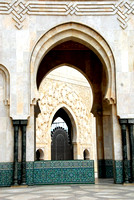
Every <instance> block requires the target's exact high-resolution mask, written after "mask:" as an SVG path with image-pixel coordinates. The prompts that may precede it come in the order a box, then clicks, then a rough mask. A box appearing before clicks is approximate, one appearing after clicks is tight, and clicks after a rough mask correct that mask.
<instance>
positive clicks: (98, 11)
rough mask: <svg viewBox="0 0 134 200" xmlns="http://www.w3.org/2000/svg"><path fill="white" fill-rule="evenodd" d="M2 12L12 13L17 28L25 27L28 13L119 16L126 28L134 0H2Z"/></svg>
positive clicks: (0, 9) (121, 23) (4, 13)
mask: <svg viewBox="0 0 134 200" xmlns="http://www.w3.org/2000/svg"><path fill="white" fill-rule="evenodd" d="M0 14H3V15H9V14H12V19H13V20H14V21H15V26H16V28H17V29H21V28H22V27H23V21H24V20H25V18H26V15H43V16H44V15H47V16H48V15H50V16H67V15H76V16H113V15H116V16H117V20H118V21H119V23H120V27H121V28H122V29H125V28H126V27H127V22H128V20H129V19H130V15H131V14H134V2H130V1H128V0H120V1H119V2H117V1H112V2H108V1H106V2H104V1H99V2H98V1H91V2H87V1H82V2H80V1H73V2H69V1H43V0H42V1H27V2H25V1H24V0H12V1H10V2H8V1H5V0H4V1H3V0H0Z"/></svg>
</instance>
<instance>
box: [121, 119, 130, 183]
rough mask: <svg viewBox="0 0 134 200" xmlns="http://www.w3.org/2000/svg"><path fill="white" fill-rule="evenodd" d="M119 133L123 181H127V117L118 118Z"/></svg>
mask: <svg viewBox="0 0 134 200" xmlns="http://www.w3.org/2000/svg"><path fill="white" fill-rule="evenodd" d="M119 121H120V125H121V133H122V151H123V175H124V182H125V183H128V182H129V177H128V157H127V140H126V125H127V119H120V120H119Z"/></svg>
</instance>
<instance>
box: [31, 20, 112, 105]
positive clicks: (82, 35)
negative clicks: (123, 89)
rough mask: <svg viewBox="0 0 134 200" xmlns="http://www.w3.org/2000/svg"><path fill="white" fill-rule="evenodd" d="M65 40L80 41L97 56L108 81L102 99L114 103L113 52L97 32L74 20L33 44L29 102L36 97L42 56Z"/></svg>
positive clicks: (50, 31) (57, 27)
mask: <svg viewBox="0 0 134 200" xmlns="http://www.w3.org/2000/svg"><path fill="white" fill-rule="evenodd" d="M67 40H73V41H76V42H79V43H82V44H83V45H85V46H86V47H88V48H89V49H91V50H92V51H93V52H94V53H95V54H96V55H97V56H98V57H99V59H100V60H101V62H102V64H103V66H104V68H105V70H106V74H107V82H108V83H107V90H106V92H105V97H104V99H107V100H108V101H109V102H110V103H111V102H112V103H113V102H114V103H115V102H116V99H115V98H116V97H115V63H114V57H113V53H112V51H111V49H110V47H109V45H108V44H107V42H106V41H105V40H104V38H103V37H102V36H101V35H100V34H99V33H97V32H96V31H95V30H93V29H91V28H89V27H87V26H85V25H83V24H79V23H75V22H70V23H65V24H61V25H58V26H56V27H54V28H52V29H51V30H49V31H48V32H47V33H46V34H44V35H43V36H42V37H41V38H40V40H39V41H38V42H37V44H36V45H35V47H34V49H33V52H32V55H31V62H30V69H31V103H32V102H33V100H34V99H36V98H38V92H37V86H36V75H37V71H38V67H39V65H40V63H41V61H42V59H43V57H44V56H45V55H46V54H47V53H48V52H49V51H50V50H51V49H52V48H54V47H55V46H57V45H58V44H60V43H62V42H65V41H67ZM111 100H112V101H111Z"/></svg>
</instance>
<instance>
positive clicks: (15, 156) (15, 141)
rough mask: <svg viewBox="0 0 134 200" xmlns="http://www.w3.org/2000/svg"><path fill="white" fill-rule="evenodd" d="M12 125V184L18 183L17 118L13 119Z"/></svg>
mask: <svg viewBox="0 0 134 200" xmlns="http://www.w3.org/2000/svg"><path fill="white" fill-rule="evenodd" d="M13 126H14V174H13V184H14V185H18V134H19V120H13Z"/></svg>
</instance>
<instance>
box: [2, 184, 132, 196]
mask: <svg viewBox="0 0 134 200" xmlns="http://www.w3.org/2000/svg"><path fill="white" fill-rule="evenodd" d="M35 199H38V200H98V199H103V200H105V199H109V200H110V199H118V200H121V199H128V200H130V199H133V200H134V185H118V184H113V183H112V182H111V180H109V181H108V180H107V181H105V180H101V181H100V182H97V183H96V184H95V185H87V184H86V185H85V184H83V185H75V184H74V185H44V186H29V187H3V188H0V200H35Z"/></svg>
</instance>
